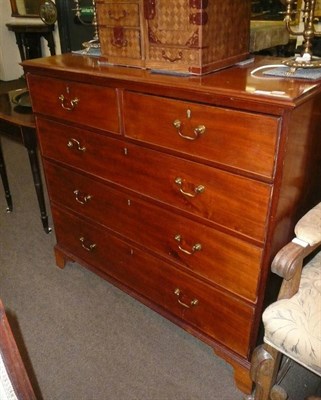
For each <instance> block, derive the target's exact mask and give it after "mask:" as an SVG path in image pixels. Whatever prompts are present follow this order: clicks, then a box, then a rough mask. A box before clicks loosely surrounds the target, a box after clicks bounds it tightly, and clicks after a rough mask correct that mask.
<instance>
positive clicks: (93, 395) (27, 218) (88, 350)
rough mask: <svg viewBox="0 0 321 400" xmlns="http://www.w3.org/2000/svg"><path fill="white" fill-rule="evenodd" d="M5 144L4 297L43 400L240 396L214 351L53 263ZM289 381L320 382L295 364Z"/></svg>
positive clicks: (300, 386) (0, 244)
mask: <svg viewBox="0 0 321 400" xmlns="http://www.w3.org/2000/svg"><path fill="white" fill-rule="evenodd" d="M2 144H3V151H4V155H5V158H6V161H7V169H8V175H9V181H10V185H11V192H12V196H13V202H14V211H13V213H11V214H6V213H5V208H6V203H5V199H4V194H3V189H2V185H1V183H0V239H1V240H0V297H1V298H2V300H3V302H4V305H5V307H6V310H7V313H8V317H9V320H10V323H11V325H12V327H13V330H14V333H15V337H16V339H17V341H18V344H19V346H20V348H21V352H22V355H23V357H24V360H25V363H26V364H27V367H28V371H29V374H30V376H31V377H32V382H33V386H34V387H35V388H36V391H37V392H38V396H39V399H41V398H42V399H44V400H73V399H74V400H169V399H171V400H176V399H177V400H238V399H239V400H240V399H242V394H241V393H240V392H239V391H238V390H237V389H236V388H235V386H234V381H233V371H232V368H231V367H230V366H229V364H227V363H225V362H224V361H222V360H221V359H220V358H218V357H216V356H215V355H214V353H213V352H212V350H211V348H210V347H208V346H207V345H205V344H203V343H202V342H200V341H199V340H197V339H196V338H194V337H193V336H191V335H189V334H188V333H186V332H185V331H183V330H182V329H180V328H178V327H177V326H175V325H174V324H172V323H171V322H169V321H167V320H165V319H164V318H162V317H161V316H159V315H158V314H156V313H155V312H153V311H151V310H150V309H148V308H147V307H145V306H143V305H142V304H140V303H139V302H137V301H135V300H134V299H132V298H131V297H129V296H128V295H126V294H124V293H122V292H121V291H120V290H118V289H116V288H115V287H113V286H112V285H110V284H109V283H107V282H106V281H104V280H102V279H101V278H99V277H97V276H96V275H95V274H93V273H92V272H89V271H87V270H86V269H84V268H82V267H80V266H79V265H78V264H68V265H67V266H66V268H65V269H64V270H60V269H59V268H57V267H56V266H55V260H54V256H53V245H54V243H55V235H54V232H52V233H51V234H50V235H46V234H45V233H44V232H43V230H42V226H41V222H40V215H39V210H38V205H37V201H36V196H35V192H34V188H33V184H32V178H31V172H30V169H29V162H28V157H27V153H26V151H25V149H24V148H23V147H22V146H21V145H20V144H17V143H15V142H12V141H10V140H8V139H5V138H3V139H2ZM284 385H285V387H287V388H288V390H289V393H290V399H292V400H302V399H303V398H304V397H305V396H306V395H308V394H312V393H314V392H315V391H316V387H317V385H318V381H317V379H316V377H315V376H314V375H311V374H307V373H306V371H305V370H303V369H301V368H299V367H297V366H295V367H293V368H292V370H291V371H290V373H289V374H288V376H287V377H286V378H285V380H284ZM40 393H41V394H40Z"/></svg>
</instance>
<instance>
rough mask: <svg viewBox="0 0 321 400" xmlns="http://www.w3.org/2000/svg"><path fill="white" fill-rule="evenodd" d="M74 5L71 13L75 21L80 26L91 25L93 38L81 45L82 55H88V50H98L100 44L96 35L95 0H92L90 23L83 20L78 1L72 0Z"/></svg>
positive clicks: (81, 9)
mask: <svg viewBox="0 0 321 400" xmlns="http://www.w3.org/2000/svg"><path fill="white" fill-rule="evenodd" d="M74 3H75V6H76V7H75V8H74V9H73V11H75V16H76V18H77V20H78V21H79V22H80V23H81V24H82V25H92V26H93V27H94V37H93V39H91V40H89V41H87V42H84V43H83V44H82V45H83V47H84V53H88V52H89V51H90V49H98V48H100V42H99V34H98V22H97V13H96V2H95V0H92V7H91V9H92V16H93V18H92V21H91V22H87V21H85V20H84V19H83V8H82V7H81V6H80V2H79V0H74ZM86 8H88V7H86Z"/></svg>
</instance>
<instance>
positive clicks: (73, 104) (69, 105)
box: [58, 94, 79, 111]
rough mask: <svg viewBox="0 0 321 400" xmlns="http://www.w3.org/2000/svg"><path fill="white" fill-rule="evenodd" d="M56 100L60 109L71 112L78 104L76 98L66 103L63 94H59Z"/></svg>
mask: <svg viewBox="0 0 321 400" xmlns="http://www.w3.org/2000/svg"><path fill="white" fill-rule="evenodd" d="M58 99H59V100H60V104H61V107H62V108H63V109H64V110H67V111H72V110H73V109H74V108H75V107H76V105H77V104H78V103H79V99H77V97H75V98H74V99H72V100H70V101H68V100H67V99H66V98H65V96H64V95H63V94H61V95H60V96H59V97H58Z"/></svg>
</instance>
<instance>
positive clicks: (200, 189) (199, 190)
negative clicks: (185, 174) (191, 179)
mask: <svg viewBox="0 0 321 400" xmlns="http://www.w3.org/2000/svg"><path fill="white" fill-rule="evenodd" d="M175 183H176V185H177V186H179V191H180V192H181V193H182V194H183V195H184V196H187V197H196V196H197V195H198V194H200V193H203V192H204V190H205V186H204V185H197V186H194V191H193V192H192V193H191V192H187V191H186V190H184V189H183V184H184V180H183V179H182V178H180V177H177V178H175Z"/></svg>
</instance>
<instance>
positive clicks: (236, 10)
mask: <svg viewBox="0 0 321 400" xmlns="http://www.w3.org/2000/svg"><path fill="white" fill-rule="evenodd" d="M96 9H97V20H98V27H99V37H100V43H101V53H102V58H103V59H105V60H106V61H107V62H110V63H113V64H120V65H128V66H135V67H142V68H151V69H155V70H165V71H178V72H184V73H191V74H204V73H208V72H211V71H214V70H217V69H220V68H224V67H227V66H230V65H233V64H234V63H236V62H239V61H241V60H244V59H246V58H247V56H248V53H249V41H250V39H249V38H250V14H251V1H250V0H224V1H218V0H176V1H168V0H136V1H135V0H132V1H131V0H129V1H124V0H114V1H108V0H97V1H96Z"/></svg>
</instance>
